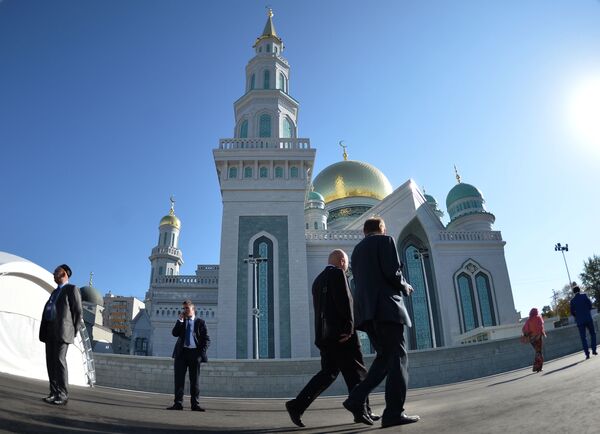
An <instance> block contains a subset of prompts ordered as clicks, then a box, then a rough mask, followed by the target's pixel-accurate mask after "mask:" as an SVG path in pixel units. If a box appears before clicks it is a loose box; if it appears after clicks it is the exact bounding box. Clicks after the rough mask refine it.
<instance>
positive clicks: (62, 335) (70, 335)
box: [40, 283, 81, 344]
mask: <svg viewBox="0 0 600 434" xmlns="http://www.w3.org/2000/svg"><path fill="white" fill-rule="evenodd" d="M55 291H57V290H56V289H55ZM49 301H50V299H48V302H49ZM48 302H46V304H47V303H48ZM55 306H56V319H55V320H54V321H47V320H45V319H44V313H43V312H44V311H45V310H46V308H45V307H44V311H42V323H41V324H40V341H42V342H64V343H67V344H72V343H73V341H74V339H75V336H77V331H78V330H79V327H80V325H81V293H80V292H79V288H77V287H76V286H75V285H71V284H70V283H67V284H66V285H65V286H63V287H62V290H61V293H60V295H59V296H58V298H57V299H56V301H55Z"/></svg>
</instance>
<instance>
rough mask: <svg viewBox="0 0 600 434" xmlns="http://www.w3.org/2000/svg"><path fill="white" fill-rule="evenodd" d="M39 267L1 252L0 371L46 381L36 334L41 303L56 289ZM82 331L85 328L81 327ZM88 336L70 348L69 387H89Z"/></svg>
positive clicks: (42, 352) (42, 350) (91, 376)
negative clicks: (72, 385)
mask: <svg viewBox="0 0 600 434" xmlns="http://www.w3.org/2000/svg"><path fill="white" fill-rule="evenodd" d="M55 286H56V285H55V283H54V279H53V276H52V274H51V273H50V272H48V271H46V270H44V269H43V268H42V267H40V266H38V265H36V264H34V263H33V262H30V261H28V260H26V259H23V258H20V257H18V256H15V255H11V254H9V253H5V252H2V251H0V372H5V373H8V374H13V375H19V376H23V377H28V378H36V379H40V380H47V379H48V374H47V370H46V353H45V346H44V343H43V342H40V341H39V338H38V335H39V330H40V322H41V317H42V311H43V309H44V304H45V303H46V301H47V300H48V297H49V296H50V293H51V292H52V290H53V289H54V288H55ZM83 329H84V332H85V327H83ZM86 337H87V333H84V336H83V337H82V334H81V333H78V334H77V337H76V338H75V342H74V344H73V345H69V350H68V352H67V364H68V366H69V384H75V385H80V386H84V385H88V384H89V385H91V384H93V382H94V370H93V363H92V359H91V351H88V348H86V347H89V341H88V344H87V345H86V341H85V339H86Z"/></svg>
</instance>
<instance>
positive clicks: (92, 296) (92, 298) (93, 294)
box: [79, 286, 104, 306]
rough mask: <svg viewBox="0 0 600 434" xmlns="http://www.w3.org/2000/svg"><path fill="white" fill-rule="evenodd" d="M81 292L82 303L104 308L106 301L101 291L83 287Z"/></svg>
mask: <svg viewBox="0 0 600 434" xmlns="http://www.w3.org/2000/svg"><path fill="white" fill-rule="evenodd" d="M79 291H80V292H81V301H86V302H88V303H92V304H97V305H99V306H104V299H103V298H102V296H101V295H100V291H98V290H97V289H96V288H94V287H93V286H82V287H81V288H79Z"/></svg>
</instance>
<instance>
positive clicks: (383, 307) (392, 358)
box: [344, 218, 420, 428]
mask: <svg viewBox="0 0 600 434" xmlns="http://www.w3.org/2000/svg"><path fill="white" fill-rule="evenodd" d="M363 232H364V234H365V238H364V239H363V240H362V241H361V242H360V243H358V244H357V245H356V247H355V248H354V251H353V252H352V260H351V266H352V275H353V277H354V282H355V285H356V286H355V293H354V306H355V307H354V315H355V321H356V328H357V329H358V330H364V331H365V332H367V334H368V335H369V339H370V341H371V345H372V346H373V348H375V351H376V352H377V356H376V357H375V360H374V361H373V364H372V365H371V367H370V369H369V372H368V373H367V377H366V378H365V379H364V380H363V381H362V382H361V383H360V384H359V385H358V386H356V387H355V388H354V390H353V391H352V392H351V393H350V395H349V396H348V399H347V400H346V401H344V407H345V408H346V409H347V410H349V411H350V412H352V414H353V415H354V419H355V420H357V419H358V420H360V419H365V416H366V415H365V411H366V410H365V405H364V404H365V401H366V399H367V396H368V395H369V393H370V392H371V391H372V390H373V389H374V388H375V387H377V386H378V385H379V383H381V382H382V381H383V379H384V378H386V377H387V379H386V383H385V410H384V412H383V414H382V415H381V426H382V427H383V428H386V427H389V426H394V425H405V424H409V423H414V422H417V421H418V420H419V419H420V418H419V416H408V415H406V413H404V401H405V399H406V389H407V383H408V357H407V352H406V347H405V346H404V326H405V325H406V326H407V327H410V326H411V321H410V318H409V316H408V312H407V310H406V307H405V306H404V301H403V300H402V296H403V295H404V296H405V297H407V296H409V295H410V293H411V292H412V291H413V288H412V286H410V285H409V284H408V283H407V282H406V281H405V280H404V277H403V276H402V272H401V268H402V265H401V264H400V260H399V259H398V252H397V250H396V243H395V242H394V239H393V238H392V237H389V236H387V235H385V223H384V221H383V219H381V218H371V219H368V220H367V221H365V223H364V227H363ZM365 423H368V422H366V421H365Z"/></svg>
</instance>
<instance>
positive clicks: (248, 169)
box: [244, 166, 252, 178]
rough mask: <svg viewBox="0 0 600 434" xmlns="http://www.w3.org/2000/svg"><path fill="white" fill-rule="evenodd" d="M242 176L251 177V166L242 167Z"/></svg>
mask: <svg viewBox="0 0 600 434" xmlns="http://www.w3.org/2000/svg"><path fill="white" fill-rule="evenodd" d="M244 178H252V167H249V166H248V167H244Z"/></svg>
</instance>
